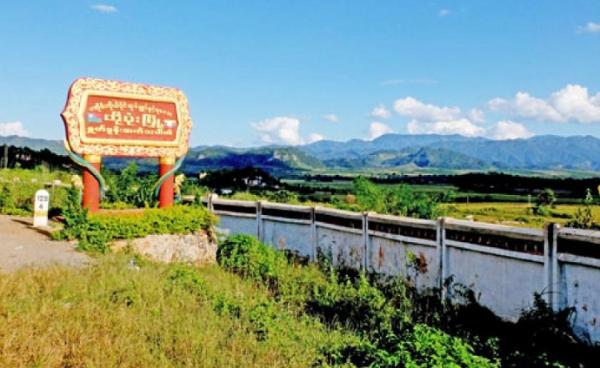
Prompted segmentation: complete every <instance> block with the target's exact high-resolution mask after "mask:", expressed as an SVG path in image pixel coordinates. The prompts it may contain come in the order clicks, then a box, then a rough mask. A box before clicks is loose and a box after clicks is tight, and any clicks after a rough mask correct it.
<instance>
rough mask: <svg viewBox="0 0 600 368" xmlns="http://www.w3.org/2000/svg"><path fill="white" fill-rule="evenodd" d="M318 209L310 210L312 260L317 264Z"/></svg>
mask: <svg viewBox="0 0 600 368" xmlns="http://www.w3.org/2000/svg"><path fill="white" fill-rule="evenodd" d="M316 212H317V209H316V208H315V207H311V208H310V247H311V250H310V251H311V255H310V256H311V260H312V261H313V262H315V261H316V260H317V214H316Z"/></svg>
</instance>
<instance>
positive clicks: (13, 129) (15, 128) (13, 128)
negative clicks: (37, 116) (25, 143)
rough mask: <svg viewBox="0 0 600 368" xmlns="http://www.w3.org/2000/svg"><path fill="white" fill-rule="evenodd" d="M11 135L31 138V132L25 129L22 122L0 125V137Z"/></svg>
mask: <svg viewBox="0 0 600 368" xmlns="http://www.w3.org/2000/svg"><path fill="white" fill-rule="evenodd" d="M9 135H18V136H21V137H27V136H29V132H28V131H27V130H26V129H25V127H23V124H22V123H21V122H20V121H14V122H9V123H0V136H9Z"/></svg>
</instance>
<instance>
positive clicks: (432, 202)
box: [354, 177, 441, 219]
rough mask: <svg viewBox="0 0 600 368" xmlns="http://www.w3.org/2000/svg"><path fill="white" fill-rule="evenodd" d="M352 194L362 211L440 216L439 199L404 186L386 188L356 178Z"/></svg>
mask: <svg viewBox="0 0 600 368" xmlns="http://www.w3.org/2000/svg"><path fill="white" fill-rule="evenodd" d="M354 194H355V195H356V203H357V204H358V206H359V207H360V209H361V210H362V211H375V212H379V213H385V214H391V215H399V216H410V217H418V218H427V219H429V218H436V217H437V216H439V215H440V214H441V210H440V207H439V201H440V200H439V198H436V197H430V196H428V195H427V194H424V193H417V192H415V191H414V190H412V189H411V188H410V187H409V186H408V185H404V184H402V185H395V186H393V187H387V188H386V187H382V186H378V185H376V184H374V183H372V182H371V181H369V180H368V179H366V178H364V177H358V178H356V179H355V180H354Z"/></svg>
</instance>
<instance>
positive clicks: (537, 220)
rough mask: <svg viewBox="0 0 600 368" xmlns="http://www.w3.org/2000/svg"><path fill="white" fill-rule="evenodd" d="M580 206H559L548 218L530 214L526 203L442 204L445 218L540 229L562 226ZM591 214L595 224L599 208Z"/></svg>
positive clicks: (599, 215) (552, 210)
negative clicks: (547, 226) (468, 219)
mask: <svg viewBox="0 0 600 368" xmlns="http://www.w3.org/2000/svg"><path fill="white" fill-rule="evenodd" d="M579 207H581V206H580V205H579V206H578V205H569V204H561V205H557V206H556V207H555V208H552V209H551V212H550V215H549V216H537V215H533V214H531V212H530V211H529V205H528V204H527V203H497V202H482V203H469V204H467V203H452V204H444V208H445V209H446V212H447V216H450V217H455V218H461V219H464V218H467V216H473V219H474V220H475V221H482V222H491V223H497V224H506V225H513V226H527V227H542V226H543V225H544V224H545V223H549V222H556V223H559V224H564V223H566V222H568V221H569V220H570V219H571V218H572V217H573V216H574V215H575V211H577V208H579ZM592 213H593V216H594V219H595V220H596V222H600V206H593V208H592Z"/></svg>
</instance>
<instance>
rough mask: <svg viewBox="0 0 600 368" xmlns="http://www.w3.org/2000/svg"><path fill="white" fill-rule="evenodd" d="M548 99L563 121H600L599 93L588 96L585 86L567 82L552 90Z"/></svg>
mask: <svg viewBox="0 0 600 368" xmlns="http://www.w3.org/2000/svg"><path fill="white" fill-rule="evenodd" d="M550 100H551V103H552V105H553V106H554V108H555V109H556V110H558V112H559V113H560V114H561V115H562V117H563V120H565V121H568V120H573V121H579V122H581V123H600V93H598V94H596V96H591V97H590V95H589V93H588V89H587V88H585V87H583V86H580V85H577V84H569V85H567V86H566V87H565V88H563V89H561V90H560V91H557V92H554V93H553V94H552V97H551V98H550Z"/></svg>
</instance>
